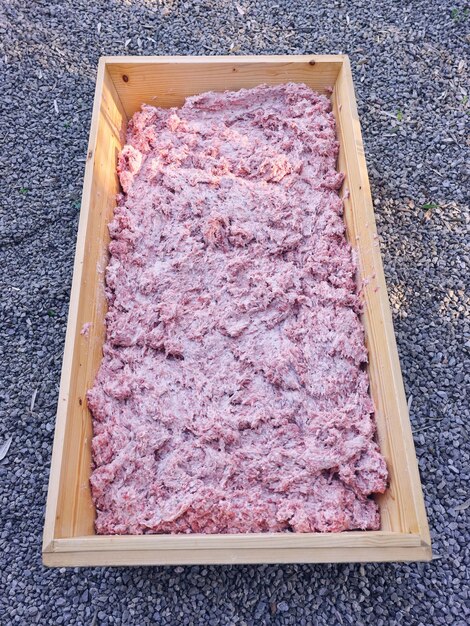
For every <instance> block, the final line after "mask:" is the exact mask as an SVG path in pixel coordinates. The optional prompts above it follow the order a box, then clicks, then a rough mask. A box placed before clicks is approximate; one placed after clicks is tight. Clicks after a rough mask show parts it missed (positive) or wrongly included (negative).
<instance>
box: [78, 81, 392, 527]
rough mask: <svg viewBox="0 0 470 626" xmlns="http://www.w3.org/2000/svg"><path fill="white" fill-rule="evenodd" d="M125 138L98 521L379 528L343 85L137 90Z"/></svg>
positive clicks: (378, 472)
mask: <svg viewBox="0 0 470 626" xmlns="http://www.w3.org/2000/svg"><path fill="white" fill-rule="evenodd" d="M127 142H128V143H127V145H126V146H125V147H124V148H123V150H122V152H121V154H120V156H119V163H118V173H119V177H120V180H121V184H122V189H123V194H122V195H120V196H119V198H118V206H117V207H116V210H115V214H114V219H113V221H112V222H111V224H110V225H109V230H110V233H111V243H110V245H109V252H110V261H109V265H108V267H107V270H106V282H107V298H108V304H109V312H108V314H107V316H106V325H107V336H106V342H105V344H104V348H103V352H104V356H103V361H102V363H101V367H100V369H99V372H98V375H97V377H96V381H95V383H94V386H93V388H92V389H91V390H90V391H89V393H88V405H89V407H90V409H91V411H92V414H93V418H94V422H93V423H94V438H93V461H94V471H93V473H92V476H91V487H92V495H93V500H94V503H95V505H96V510H97V518H96V531H97V532H98V533H110V534H113V533H129V534H139V533H191V532H200V533H242V532H263V531H289V530H290V531H296V532H314V531H331V532H338V531H344V530H350V529H377V528H379V527H380V519H379V512H378V508H377V505H376V503H375V502H374V501H373V500H372V499H371V497H370V496H371V494H374V493H377V492H383V491H384V489H385V487H386V481H387V469H386V465H385V462H384V459H383V457H382V456H381V454H380V451H379V449H378V446H377V444H376V443H375V441H374V433H375V424H374V418H373V411H374V407H373V404H372V401H371V399H370V396H369V393H368V386H369V382H368V376H367V372H366V371H365V368H364V364H365V363H366V360H367V353H366V349H365V346H364V331H363V328H362V325H361V323H360V320H359V317H358V313H359V311H360V300H359V297H358V295H357V291H356V283H355V264H354V261H353V258H352V254H351V249H350V246H349V245H348V243H347V241H346V238H345V226H344V223H343V220H342V202H341V200H340V198H339V196H338V191H337V190H338V188H339V187H340V186H341V183H342V180H343V176H342V174H340V173H338V172H337V171H336V169H335V165H336V157H337V152H338V143H337V141H336V138H335V120H334V116H333V114H332V113H331V110H330V102H329V101H328V99H327V98H326V97H324V96H320V95H318V94H316V93H314V92H313V91H311V90H310V89H309V88H308V87H306V86H305V85H300V84H286V85H280V86H277V87H268V86H260V87H257V88H255V89H250V90H241V91H238V92H226V93H223V94H218V93H206V94H202V95H199V96H195V97H192V98H188V99H187V100H186V103H185V104H184V106H183V107H182V108H180V109H158V108H154V107H151V106H143V107H142V111H141V112H138V113H136V114H135V115H134V117H133V118H132V120H131V121H130V123H129V128H128V137H127Z"/></svg>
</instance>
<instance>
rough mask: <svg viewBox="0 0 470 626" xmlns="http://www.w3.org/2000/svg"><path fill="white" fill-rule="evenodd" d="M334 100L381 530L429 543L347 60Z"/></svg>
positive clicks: (339, 77)
mask: <svg viewBox="0 0 470 626" xmlns="http://www.w3.org/2000/svg"><path fill="white" fill-rule="evenodd" d="M333 96H334V97H333V101H334V110H335V113H336V119H337V123H338V135H339V140H340V143H341V153H340V159H339V167H340V168H341V169H342V170H343V171H345V173H346V180H345V183H344V185H343V190H342V193H343V195H347V194H348V193H349V198H346V199H345V202H344V205H345V214H344V217H345V222H346V226H347V231H348V237H349V240H350V243H351V245H352V246H353V248H354V249H355V250H356V251H357V253H358V259H359V280H360V281H361V282H362V287H363V294H364V303H365V305H364V314H363V323H364V327H365V330H366V342H367V348H368V350H369V375H370V384H371V394H372V398H373V400H374V403H375V407H376V420H377V427H378V439H379V443H380V447H381V450H382V452H383V454H384V456H385V458H386V459H387V464H388V468H389V472H390V488H389V489H388V490H387V492H386V493H385V494H384V495H383V496H381V497H379V502H380V506H381V513H382V527H383V528H384V529H389V530H393V531H397V532H404V533H416V534H419V535H420V536H421V537H422V539H423V540H425V541H426V543H428V544H430V537H429V529H428V525H427V520H426V513H425V510H424V501H423V496H422V492H421V483H420V479H419V473H418V468H417V463H416V454H415V450H414V443H413V437H412V433H411V427H410V422H409V416H408V408H407V403H406V398H405V392H404V387H403V380H402V375H401V369H400V362H399V359H398V351H397V347H396V342H395V333H394V330H393V323H392V315H391V310H390V305H389V301H388V296H387V287H386V284H385V276H384V271H383V265H382V259H381V256H380V249H379V242H378V237H377V230H376V226H375V218H374V211H373V206H372V198H371V193H370V186H369V178H368V174H367V166H366V161H365V156H364V146H363V143H362V137H361V129H360V123H359V118H358V113H357V106H356V99H355V94H354V85H353V81H352V75H351V69H350V66H349V61H348V60H346V61H345V63H344V66H343V68H342V70H341V72H340V74H339V76H338V79H337V81H336V85H335V89H334V94H333Z"/></svg>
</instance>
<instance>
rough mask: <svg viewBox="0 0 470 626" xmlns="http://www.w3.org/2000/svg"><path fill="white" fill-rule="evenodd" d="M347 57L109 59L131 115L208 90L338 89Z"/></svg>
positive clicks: (120, 94)
mask: <svg viewBox="0 0 470 626" xmlns="http://www.w3.org/2000/svg"><path fill="white" fill-rule="evenodd" d="M342 60H343V57H341V56H339V55H338V56H330V57H325V56H315V55H312V56H309V57H304V56H283V57H268V56H267V57H241V56H240V57H238V56H236V57H234V56H232V57H230V56H228V57H166V58H165V57H160V58H155V57H148V58H146V59H144V61H141V60H140V57H130V58H129V59H127V58H126V59H122V58H120V57H109V58H108V59H107V65H108V67H109V73H110V75H111V78H112V79H113V82H114V84H115V85H116V90H117V92H118V95H119V97H120V99H121V102H122V104H123V107H124V110H125V112H126V114H127V115H128V116H129V117H130V116H131V115H133V114H134V113H135V112H136V111H137V110H139V109H140V107H141V105H142V103H143V102H145V103H147V104H153V105H154V106H159V107H175V106H176V107H179V106H181V105H182V104H183V103H184V100H185V98H186V97H188V96H192V95H195V94H197V93H202V92H204V91H224V90H226V89H231V90H236V89H241V88H242V87H244V88H249V87H256V86H257V85H260V84H261V83H267V84H269V85H279V84H281V83H286V82H297V83H307V84H308V85H310V86H311V87H312V89H315V90H316V91H319V92H321V93H326V92H327V91H328V90H329V88H333V86H334V84H335V81H336V78H337V76H338V72H339V70H340V69H341V65H342Z"/></svg>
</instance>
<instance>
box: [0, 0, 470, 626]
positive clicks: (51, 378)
mask: <svg viewBox="0 0 470 626" xmlns="http://www.w3.org/2000/svg"><path fill="white" fill-rule="evenodd" d="M1 5H2V6H1V8H0V12H1V13H0V35H1V37H0V40H1V44H0V45H1V51H0V55H1V56H0V64H1V73H0V76H1V78H0V80H1V86H2V98H1V106H2V127H1V132H0V135H1V137H2V140H3V143H4V148H3V150H2V151H1V152H0V155H1V156H0V164H1V169H2V182H3V189H4V193H3V194H2V202H3V207H2V211H1V222H0V224H1V227H0V230H1V252H0V255H1V256H0V267H1V268H2V269H1V272H0V286H1V292H2V299H1V308H0V311H1V344H0V345H1V362H0V367H1V372H0V379H1V381H2V384H1V386H0V443H2V442H4V441H6V440H7V439H8V438H9V437H12V438H13V439H12V443H11V447H10V450H9V451H8V453H7V455H6V457H5V459H4V460H3V461H2V462H1V463H0V477H1V482H0V498H1V500H0V502H1V509H2V512H1V519H0V532H1V550H2V552H1V556H0V566H1V567H0V570H1V571H0V580H1V588H2V589H3V593H2V594H1V599H0V623H1V624H54V625H55V624H77V625H78V624H87V625H90V624H93V625H94V626H98V625H99V626H101V625H105V624H137V625H139V626H140V625H145V624H172V625H173V624H195V625H198V624H201V625H206V624H207V625H219V624H220V625H225V624H227V625H229V624H230V625H231V624H240V625H241V624H246V625H250V624H279V625H284V624H295V625H303V624H306V625H310V624H328V625H331V624H350V623H351V624H352V623H355V624H358V625H359V624H374V625H377V626H380V625H385V624H387V625H388V624H391V625H392V624H405V623H406V624H423V625H426V626H427V625H429V624H462V625H463V624H465V623H468V621H467V620H468V619H469V617H468V615H469V611H468V608H466V607H465V605H466V600H467V593H468V592H467V589H466V574H465V568H466V565H468V547H467V542H468V525H467V523H468V513H469V510H470V500H469V499H468V498H469V494H468V491H467V489H468V472H469V448H468V440H467V424H468V421H469V410H468V404H467V401H466V397H465V389H466V385H468V383H469V373H468V372H469V371H470V367H469V348H470V340H469V334H468V332H469V329H468V319H469V318H468V313H469V302H468V294H467V295H466V294H465V289H466V288H467V289H468V282H467V284H465V283H466V281H468V273H469V267H468V247H467V254H466V252H465V245H466V244H468V242H469V239H468V218H469V211H468V198H466V197H465V194H466V189H468V179H467V178H466V172H465V160H467V161H468V151H466V148H465V139H466V137H465V125H466V122H467V121H468V119H469V118H468V113H469V104H468V102H467V99H468V96H467V91H466V89H468V84H469V83H468V75H467V69H468V65H467V64H466V63H465V60H464V59H465V54H466V53H468V44H469V38H468V35H467V33H468V26H469V24H470V16H469V9H468V8H466V6H465V4H464V3H463V2H459V1H458V0H452V1H451V2H448V1H447V2H439V3H438V2H429V0H426V1H416V2H413V3H411V2H410V3H396V2H393V1H392V0H386V1H383V2H380V3H379V2H376V3H374V2H370V1H368V2H366V1H365V0H350V1H349V2H342V1H334V0H333V1H330V2H325V1H324V0H319V1H318V2H307V1H305V0H303V1H302V0H297V1H293V0H290V1H285V0H278V1H277V2H272V3H271V2H263V1H262V0H258V1H256V2H254V1H251V0H239V2H238V6H237V5H236V4H235V3H230V2H227V1H226V2H223V1H222V0H219V1H217V0H216V1H209V0H207V1H203V2H202V1H201V2H179V1H177V0H175V1H173V2H171V1H168V2H164V3H159V2H144V1H142V2H135V1H131V0H109V1H107V2H106V1H104V0H97V1H95V2H93V3H91V2H90V3H88V2H85V1H84V0H75V1H74V2H71V1H70V0H64V1H63V2H49V1H46V0H36V1H35V2H25V1H23V0H11V1H8V0H6V1H4V2H2V3H1ZM337 52H343V53H348V54H349V55H350V56H351V61H352V66H353V71H354V76H355V81H356V86H357V94H358V100H359V108H360V115H361V119H362V123H363V132H364V140H365V146H366V153H367V159H368V163H369V172H370V176H371V183H372V191H373V195H374V198H375V205H376V210H377V220H378V228H379V233H380V237H381V241H382V250H383V254H384V260H385V266H386V275H387V279H388V285H389V293H390V299H391V302H392V306H393V311H394V320H395V325H396V333H397V339H398V345H399V350H400V356H401V359H402V365H403V370H404V378H405V384H406V389H407V393H408V396H409V398H410V402H411V419H412V423H413V430H414V436H415V443H416V448H417V454H418V458H419V465H420V470H421V477H422V481H423V487H424V492H425V498H426V503H427V510H428V514H429V520H430V525H431V529H432V536H433V542H434V543H433V547H434V553H435V556H434V560H433V561H432V562H431V563H429V564H410V565H406V564H399V565H394V564H370V565H363V566H360V565H354V564H352V565H348V564H346V565H338V566H336V565H296V566H294V565H287V566H282V567H281V566H231V567H187V568H182V567H176V568H171V567H168V568H136V569H131V568H122V569H95V570H92V569H89V570H78V569H75V570H72V569H68V570H65V569H62V570H55V569H54V570H47V569H45V568H43V567H42V565H41V557H40V542H41V533H42V524H43V516H44V504H45V497H46V491H47V481H48V473H49V472H48V466H49V459H50V455H51V445H52V437H53V429H54V414H55V405H56V401H57V392H58V384H59V373H60V365H61V352H62V349H63V341H64V334H65V325H66V316H67V307H68V296H69V289H70V283H71V275H72V259H73V253H74V245H75V237H76V231H77V221H78V213H79V205H80V194H81V184H82V178H83V168H84V160H85V154H86V147H87V136H88V130H89V123H90V116H91V105H92V96H93V89H94V80H95V73H96V66H97V62H98V57H99V56H100V55H102V54H227V53H233V54H244V53H255V54H265V53H268V54H272V53H297V54H298V53H337ZM465 85H467V87H465ZM466 203H467V204H466ZM466 324H467V326H466ZM465 333H467V334H465ZM33 398H34V402H32V399H33ZM32 404H33V405H34V406H32Z"/></svg>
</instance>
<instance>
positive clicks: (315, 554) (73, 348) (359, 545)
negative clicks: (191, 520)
mask: <svg viewBox="0 0 470 626" xmlns="http://www.w3.org/2000/svg"><path fill="white" fill-rule="evenodd" d="M289 81H294V82H304V83H306V84H307V85H309V86H310V87H312V88H313V89H315V90H316V91H319V92H322V93H328V94H329V93H331V98H332V103H333V109H334V113H335V116H336V120H337V132H338V137H339V140H340V144H341V149H340V154H339V163H338V167H339V169H340V170H342V171H343V172H345V173H346V180H345V183H344V185H345V187H347V189H349V198H348V199H346V200H345V221H346V226H347V233H348V238H349V240H350V242H351V244H352V246H353V247H354V248H356V249H357V252H358V257H359V274H360V275H359V276H358V280H359V281H360V280H362V279H363V278H365V277H371V276H373V277H374V278H373V279H372V280H371V282H369V284H368V285H367V286H366V287H365V291H364V297H365V310H364V315H363V322H364V326H365V329H366V341H367V347H368V350H369V375H370V385H371V394H372V397H373V400H374V402H375V406H376V420H377V427H378V439H379V443H380V447H381V450H382V453H383V454H384V456H385V458H386V460H387V464H388V468H389V471H390V488H389V489H388V490H387V492H386V493H385V494H384V495H381V496H379V497H378V498H377V500H378V502H379V506H380V511H381V517H382V528H381V530H380V531H357V532H344V533H339V534H320V533H311V534H310V533H309V534H293V533H266V534H264V533H260V534H243V535H196V534H192V535H140V536H130V535H126V536H103V535H96V534H95V531H94V517H95V511H94V507H93V503H92V499H91V494H90V486H89V476H90V471H91V438H92V420H91V416H90V412H89V410H88V409H87V403H86V391H87V389H88V388H89V387H90V386H91V385H92V383H93V380H94V377H95V374H96V371H97V369H98V366H99V363H100V360H101V355H102V352H101V350H102V344H103V339H104V333H105V328H104V314H105V311H106V301H105V296H104V272H103V270H104V268H105V266H106V262H107V245H108V241H109V235H108V230H107V224H108V222H109V221H110V219H111V216H112V213H113V209H114V206H115V194H116V193H117V192H118V190H119V182H118V179H117V176H116V171H115V170H116V157H117V154H118V152H119V150H120V149H121V146H122V145H123V143H124V140H125V130H126V124H127V121H128V120H129V119H130V117H131V116H132V114H133V113H134V112H135V111H137V110H138V109H139V108H140V105H141V104H142V103H143V102H146V103H149V104H156V105H158V106H163V107H170V106H180V105H182V104H183V102H184V99H185V97H186V96H189V95H193V94H197V93H201V92H203V91H207V90H215V91H222V90H225V89H239V88H241V87H255V86H256V85H259V84H260V83H268V84H271V85H275V84H279V83H284V82H289ZM376 240H377V236H376V229H375V221H374V213H373V208H372V200H371V194H370V188H369V181H368V176H367V169H366V162H365V158H364V149H363V144H362V139H361V129H360V125H359V119H358V114H357V109H356V101H355V96H354V87H353V82H352V76H351V69H350V64H349V59H348V57H346V56H342V55H338V56H277V57H276V56H265V57H105V58H102V59H101V60H100V63H99V68H98V76H97V82H96V92H95V101H94V108H93V118H92V124H91V131H90V143H89V150H88V155H87V164H86V172H85V180H84V186H83V199H82V210H81V215H80V225H79V230H78V239H77V249H76V257H75V266H74V274H73V284H72V291H71V297H70V311H69V319H68V325H67V336H66V342H65V352H64V360H63V367H62V379H61V386H60V397H59V403H58V411H57V421H56V430H55V439H54V449H53V454H52V465H51V473H50V482H49V493H48V500H47V512H46V521H45V528H44V545H43V560H44V563H45V565H49V566H91V565H152V564H155V565H156V564H185V563H199V564H203V563H274V562H278V563H290V562H305V563H306V562H341V561H412V560H413V561H414V560H429V559H430V558H431V547H430V536H429V530H428V524H427V520H426V513H425V508H424V502H423V496H422V492H421V485H420V479H419V474H418V467H417V463H416V456H415V451H414V445H413V437H412V433H411V428H410V422H409V418H408V411H407V404H406V399H405V393H404V388H403V382H402V377H401V371H400V364H399V360H398V354H397V348H396V343H395V336H394V331H393V325H392V317H391V312H390V306H389V303H388V298H387V289H386V286H385V278H384V273H383V268H382V261H381V258H380V252H379V248H378V247H377V242H376ZM86 322H92V326H91V329H90V334H89V336H88V337H86V336H83V335H81V334H80V330H81V328H82V326H83V324H84V323H86Z"/></svg>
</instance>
